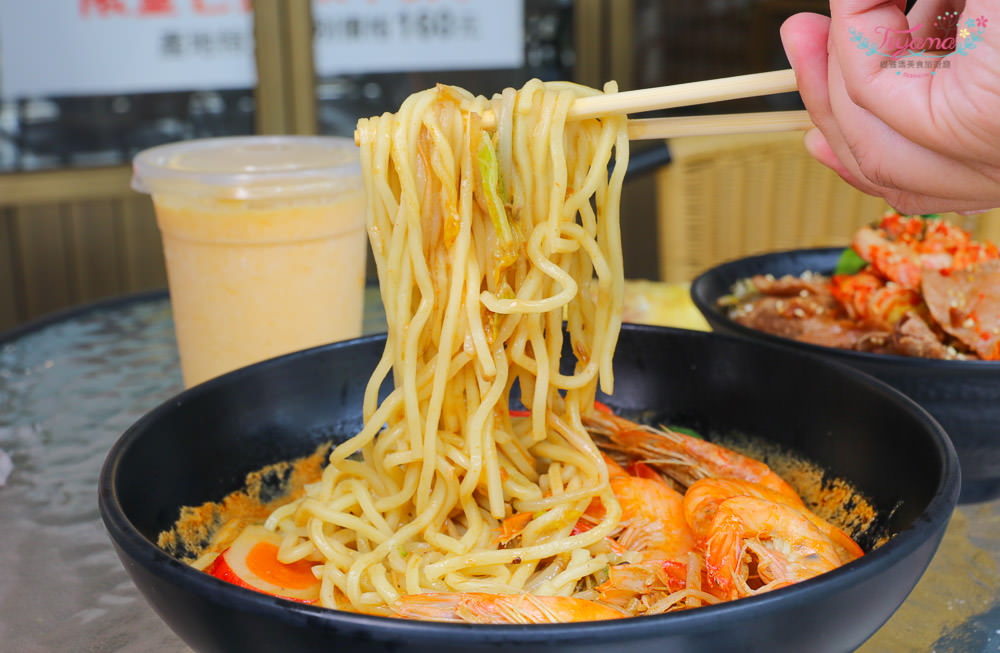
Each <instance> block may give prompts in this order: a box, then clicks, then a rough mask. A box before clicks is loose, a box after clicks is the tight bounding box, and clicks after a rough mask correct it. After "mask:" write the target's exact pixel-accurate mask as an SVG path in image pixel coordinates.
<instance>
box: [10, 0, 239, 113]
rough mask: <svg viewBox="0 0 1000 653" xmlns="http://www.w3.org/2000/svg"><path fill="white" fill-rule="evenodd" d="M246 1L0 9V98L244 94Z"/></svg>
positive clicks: (136, 0)
mask: <svg viewBox="0 0 1000 653" xmlns="http://www.w3.org/2000/svg"><path fill="white" fill-rule="evenodd" d="M256 80H257V72H256V66H255V63H254V44H253V18H252V14H251V12H250V8H249V2H248V0H0V95H2V97H3V98H4V99H15V98H25V97H38V96H66V95H112V94H116V93H144V92H157V91H191V90H202V89H232V88H252V87H253V86H255V85H256Z"/></svg>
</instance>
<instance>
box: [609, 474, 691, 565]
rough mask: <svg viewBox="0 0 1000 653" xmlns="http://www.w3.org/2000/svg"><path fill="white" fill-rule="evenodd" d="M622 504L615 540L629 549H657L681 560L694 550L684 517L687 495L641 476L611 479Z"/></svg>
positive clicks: (625, 548) (655, 550)
mask: <svg viewBox="0 0 1000 653" xmlns="http://www.w3.org/2000/svg"><path fill="white" fill-rule="evenodd" d="M611 490H612V491H613V492H614V493H615V498H617V499H618V503H619V504H621V507H622V518H621V521H620V522H619V527H620V528H621V531H620V532H619V533H618V534H617V535H615V536H614V540H615V542H617V543H618V545H619V546H621V547H622V548H623V549H624V550H626V551H639V552H656V554H657V556H656V557H658V558H667V559H670V560H680V559H683V557H684V556H686V555H687V553H688V551H691V550H692V549H694V546H695V537H694V533H692V532H691V529H690V528H688V525H687V521H686V520H685V519H684V507H683V502H684V497H683V495H681V493H680V492H678V491H677V490H674V489H673V488H671V487H670V486H668V485H667V484H666V483H665V482H663V481H655V480H652V479H648V478H640V477H638V476H620V477H616V478H613V479H611Z"/></svg>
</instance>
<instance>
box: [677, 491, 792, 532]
mask: <svg viewBox="0 0 1000 653" xmlns="http://www.w3.org/2000/svg"><path fill="white" fill-rule="evenodd" d="M740 496H748V497H757V498H760V499H767V500H769V501H774V502H777V503H787V504H788V505H790V506H792V507H795V508H805V504H804V503H803V502H802V499H801V498H800V497H799V495H798V494H796V493H795V492H792V493H788V494H786V493H783V492H776V491H774V490H772V489H770V488H768V487H765V486H763V485H760V484H758V483H753V482H751V481H742V480H739V479H724V478H704V479H701V480H699V481H695V482H694V483H692V484H691V486H690V487H689V488H688V489H687V491H686V492H685V493H684V503H683V505H684V518H685V520H686V521H687V523H688V526H690V528H691V530H692V531H693V532H694V534H695V535H697V536H698V537H700V538H706V537H708V535H709V530H710V529H711V527H712V521H713V520H714V519H715V513H717V512H718V511H719V506H720V505H722V502H723V501H725V500H726V499H731V498H733V497H740Z"/></svg>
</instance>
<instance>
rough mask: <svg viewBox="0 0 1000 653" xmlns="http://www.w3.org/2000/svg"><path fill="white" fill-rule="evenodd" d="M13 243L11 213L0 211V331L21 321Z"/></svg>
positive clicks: (7, 210)
mask: <svg viewBox="0 0 1000 653" xmlns="http://www.w3.org/2000/svg"><path fill="white" fill-rule="evenodd" d="M13 241H14V236H13V216H12V211H10V210H9V209H6V210H0V331H4V330H7V329H10V328H12V327H13V326H14V325H16V324H17V323H19V322H20V321H21V310H20V308H19V307H18V294H19V293H18V286H17V281H16V277H15V274H14V269H15V268H14V266H15V260H16V252H15V250H14V242H13Z"/></svg>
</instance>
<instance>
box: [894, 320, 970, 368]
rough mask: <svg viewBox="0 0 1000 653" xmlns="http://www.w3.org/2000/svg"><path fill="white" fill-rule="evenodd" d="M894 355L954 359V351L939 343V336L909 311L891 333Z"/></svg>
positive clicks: (955, 355)
mask: <svg viewBox="0 0 1000 653" xmlns="http://www.w3.org/2000/svg"><path fill="white" fill-rule="evenodd" d="M893 346H894V348H895V350H896V353H899V354H902V355H903V356H920V357H922V358H956V357H957V354H956V352H955V350H954V349H952V348H950V347H947V346H945V345H944V343H942V342H941V338H940V336H938V334H936V333H935V332H934V330H933V329H931V327H930V326H929V325H928V324H927V322H925V321H924V319H923V318H922V317H920V316H919V315H917V314H916V313H915V312H913V311H910V312H909V313H907V314H906V315H904V316H903V317H902V318H900V320H899V322H897V323H896V329H895V332H894V333H893Z"/></svg>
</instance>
